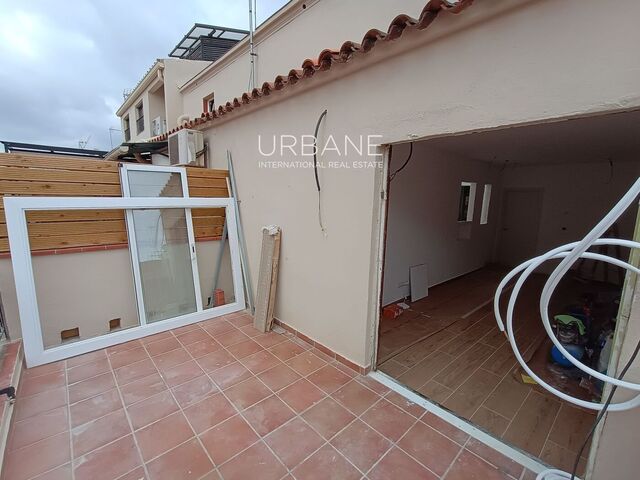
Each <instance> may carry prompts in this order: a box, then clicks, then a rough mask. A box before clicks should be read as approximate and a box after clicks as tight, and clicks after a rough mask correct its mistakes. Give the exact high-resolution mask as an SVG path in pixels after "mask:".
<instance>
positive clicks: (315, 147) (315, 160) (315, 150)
mask: <svg viewBox="0 0 640 480" xmlns="http://www.w3.org/2000/svg"><path fill="white" fill-rule="evenodd" d="M326 116H327V110H326V109H325V111H324V112H322V113H321V114H320V117H318V121H317V122H316V129H315V132H314V134H313V174H314V175H315V178H316V188H317V189H318V223H319V224H320V230H321V231H322V233H323V234H324V235H325V236H326V234H327V233H326V230H325V228H324V225H323V223H322V202H321V200H322V198H321V193H320V190H321V189H320V178H319V177H318V130H320V124H321V123H322V120H323V119H324V117H326Z"/></svg>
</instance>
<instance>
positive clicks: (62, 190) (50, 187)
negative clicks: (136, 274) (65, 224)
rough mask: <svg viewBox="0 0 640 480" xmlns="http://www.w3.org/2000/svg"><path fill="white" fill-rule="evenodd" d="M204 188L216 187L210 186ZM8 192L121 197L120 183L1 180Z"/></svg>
mask: <svg viewBox="0 0 640 480" xmlns="http://www.w3.org/2000/svg"><path fill="white" fill-rule="evenodd" d="M196 190H201V189H196ZM203 190H215V189H213V188H211V189H209V188H208V189H203ZM8 194H9V195H22V196H32V195H47V196H56V197H57V196H60V197H73V196H77V197H119V196H120V195H121V191H120V185H103V184H91V183H53V182H51V183H50V182H22V181H11V180H0V195H8Z"/></svg>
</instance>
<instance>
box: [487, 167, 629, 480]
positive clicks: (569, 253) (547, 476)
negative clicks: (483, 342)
mask: <svg viewBox="0 0 640 480" xmlns="http://www.w3.org/2000/svg"><path fill="white" fill-rule="evenodd" d="M639 194H640V178H639V179H637V180H636V182H635V183H634V184H633V186H632V187H631V188H630V189H629V191H628V192H627V193H626V194H625V195H624V196H623V197H622V199H621V200H620V201H619V202H618V203H617V204H616V205H615V206H614V207H613V209H612V210H611V211H610V212H609V213H608V214H607V215H606V216H605V217H604V218H603V219H602V220H601V221H600V222H599V223H598V224H597V225H596V226H595V227H594V228H593V229H592V230H591V231H590V232H589V233H588V234H587V235H586V236H585V237H584V238H583V239H582V240H581V241H579V242H574V243H570V244H567V245H563V246H561V247H558V248H555V249H553V250H551V251H549V252H547V253H545V254H543V255H540V256H538V257H535V258H533V259H531V260H528V261H526V262H524V263H522V264H521V265H519V266H517V267H516V268H514V269H513V270H512V271H511V272H509V273H508V274H507V275H506V276H505V278H504V279H503V280H502V281H501V282H500V284H499V285H498V288H497V289H496V295H495V297H494V312H495V317H496V322H497V323H498V327H499V328H500V330H501V331H503V332H505V334H506V336H507V338H508V340H509V343H510V344H511V348H512V350H513V353H514V355H515V357H516V359H517V360H518V362H519V363H520V365H521V366H522V368H523V369H524V370H525V371H526V372H527V374H529V376H530V377H531V378H532V379H533V380H535V381H536V382H537V383H538V384H539V385H540V386H541V387H542V388H544V389H545V390H547V391H549V392H551V393H553V394H554V395H556V396H558V397H560V398H561V399H563V400H566V401H567V402H570V403H572V404H574V405H578V406H581V407H584V408H588V409H591V410H596V411H599V412H600V413H599V415H598V417H597V418H596V421H595V422H594V425H593V427H592V431H591V432H590V433H589V436H588V437H587V439H586V440H585V444H584V445H583V448H582V449H581V452H582V451H583V450H584V448H585V445H586V444H587V443H588V440H589V438H590V437H591V435H592V434H593V432H594V431H595V429H596V427H597V425H598V423H599V422H600V420H601V419H602V418H603V417H604V415H605V413H606V412H608V411H623V410H629V409H631V408H635V407H638V406H640V394H638V395H636V396H634V397H633V398H631V399H630V400H627V401H623V402H619V403H613V402H612V400H613V394H614V393H615V391H616V389H617V388H618V387H623V388H626V389H629V390H632V391H635V392H638V391H640V384H638V383H634V382H628V381H626V380H624V379H623V377H624V374H625V373H626V372H627V370H628V368H629V367H630V366H631V364H632V363H633V361H634V360H635V358H636V356H637V354H638V352H639V351H640V343H639V344H638V346H637V347H636V350H635V351H634V353H633V355H632V356H631V358H630V360H629V362H627V365H625V367H624V368H623V370H622V372H621V374H620V376H619V377H618V378H616V377H612V376H609V375H607V374H605V373H601V372H599V371H597V370H594V369H592V368H590V367H588V366H587V365H585V364H583V363H582V362H580V360H578V359H577V358H575V357H573V355H571V354H570V353H569V352H568V351H567V350H566V349H565V347H564V346H563V345H562V343H561V342H560V341H559V340H558V339H557V338H556V336H555V334H554V332H553V328H552V326H551V321H550V319H549V303H550V301H551V296H552V294H553V292H554V290H555V289H556V287H557V286H558V284H559V283H560V280H561V279H562V277H563V276H564V275H565V274H566V273H567V272H568V271H569V269H570V268H571V267H572V266H573V264H574V263H575V262H577V261H578V259H579V258H589V259H592V260H598V261H603V262H607V263H610V264H612V265H616V266H619V267H622V268H624V269H626V270H627V271H631V272H633V273H636V274H640V269H639V268H638V267H636V266H634V265H632V264H630V263H628V262H625V261H622V260H619V259H617V258H614V257H610V256H608V255H602V254H597V253H592V252H588V251H587V250H588V249H589V248H591V247H592V246H594V245H619V246H624V247H629V248H640V243H639V242H635V241H631V240H623V239H615V238H600V236H601V235H603V234H605V233H606V232H607V231H608V229H609V228H610V227H611V225H613V223H615V221H616V220H617V219H618V218H619V217H620V216H621V215H622V214H623V213H624V212H625V211H626V210H627V209H628V208H629V206H631V205H632V204H633V203H634V201H635V199H636V198H637V197H638V195H639ZM551 259H562V260H561V261H560V263H559V264H558V265H557V266H556V268H555V269H554V270H553V271H552V272H551V274H550V275H549V278H548V279H547V282H546V283H545V285H544V288H543V290H542V295H541V296H540V316H541V318H542V324H543V326H544V328H545V330H546V332H547V335H548V336H549V338H550V339H551V341H552V342H553V343H554V345H555V346H556V347H557V349H558V350H559V351H560V353H561V354H562V355H563V356H564V357H565V358H566V359H567V360H568V361H569V362H571V363H572V364H573V365H574V366H575V367H577V368H578V369H580V370H581V371H583V372H585V373H586V374H588V375H591V376H592V377H594V378H597V379H598V380H602V381H603V382H606V383H609V384H611V385H612V391H611V392H610V394H609V396H608V397H607V400H606V401H605V403H604V404H602V403H596V402H589V401H585V400H582V399H580V398H576V397H573V396H571V395H568V394H566V393H564V392H562V391H561V390H558V389H556V388H555V387H553V386H552V385H550V384H548V383H547V382H545V381H544V380H543V379H541V378H540V377H539V376H538V375H536V374H535V372H533V371H532V370H531V368H529V366H528V365H527V363H526V362H525V360H524V358H523V357H522V355H521V353H520V351H519V349H518V345H517V343H516V340H515V335H514V332H513V312H514V308H515V303H516V300H517V297H518V294H519V293H520V290H521V288H522V285H523V284H524V282H525V281H526V280H527V278H528V277H529V276H530V275H531V273H533V271H534V270H535V269H537V268H538V267H539V266H540V265H541V264H543V263H544V262H546V261H548V260H551ZM517 275H519V277H518V280H517V281H516V283H515V285H514V287H513V290H512V292H511V296H510V298H509V303H508V305H507V313H506V325H505V323H504V322H503V320H502V316H501V314H500V296H501V294H502V291H503V290H504V288H505V287H506V285H507V284H508V283H509V281H510V280H511V279H513V278H514V277H516V276H517ZM579 459H580V455H578V458H577V461H576V462H578V461H579ZM576 467H577V463H576V465H574V471H573V473H571V474H569V473H567V472H563V471H561V470H556V469H551V470H545V471H544V472H541V473H540V474H539V475H538V477H537V478H538V480H559V479H575V478H576V477H575V470H576Z"/></svg>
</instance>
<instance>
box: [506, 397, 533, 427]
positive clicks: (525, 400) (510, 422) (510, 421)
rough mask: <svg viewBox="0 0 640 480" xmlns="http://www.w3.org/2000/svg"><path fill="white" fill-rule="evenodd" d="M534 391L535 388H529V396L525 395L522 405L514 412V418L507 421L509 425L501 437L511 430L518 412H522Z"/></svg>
mask: <svg viewBox="0 0 640 480" xmlns="http://www.w3.org/2000/svg"><path fill="white" fill-rule="evenodd" d="M532 392H533V390H532V389H531V390H529V392H527V396H526V397H524V399H523V400H522V403H521V404H520V406H519V407H518V409H517V410H516V413H514V414H513V418H511V419H510V420H509V423H507V427H506V428H505V429H504V433H503V434H502V435H500V438H502V437H503V436H504V435H505V434H506V433H507V431H508V430H509V427H511V425H512V424H513V422H514V420H515V419H516V417H517V416H518V413H520V410H522V409H523V408H524V405H525V403H527V400H528V399H529V397H530V396H531V393H532Z"/></svg>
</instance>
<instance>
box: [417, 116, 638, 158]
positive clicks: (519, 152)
mask: <svg viewBox="0 0 640 480" xmlns="http://www.w3.org/2000/svg"><path fill="white" fill-rule="evenodd" d="M639 126H640V111H633V112H625V113H616V114H609V115H599V116H593V117H586V118H580V119H573V120H565V121H559V122H553V123H543V124H538V125H530V126H523V127H512V128H504V129H500V130H491V131H486V132H479V133H470V134H464V135H455V136H449V137H441V138H435V139H431V140H426V141H427V142H429V145H430V146H431V147H433V148H435V149H437V150H439V151H442V152H444V153H451V154H456V155H461V156H466V157H470V158H474V159H476V160H483V161H488V162H494V163H499V164H505V163H506V164H507V165H509V164H516V163H519V164H523V163H533V162H535V163H561V162H567V161H570V162H595V161H608V160H609V159H611V160H613V161H624V160H633V159H634V158H635V159H637V160H640V128H639ZM634 154H635V155H634Z"/></svg>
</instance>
